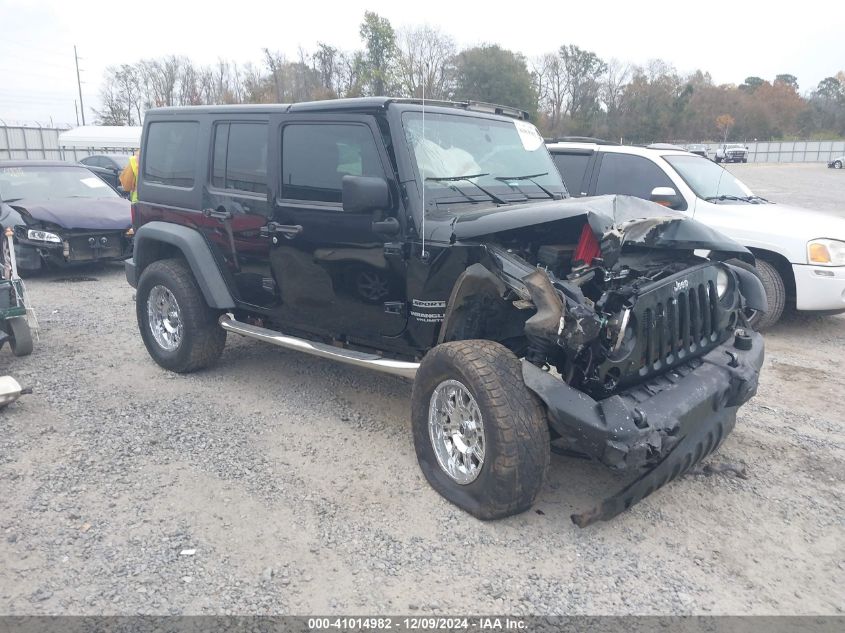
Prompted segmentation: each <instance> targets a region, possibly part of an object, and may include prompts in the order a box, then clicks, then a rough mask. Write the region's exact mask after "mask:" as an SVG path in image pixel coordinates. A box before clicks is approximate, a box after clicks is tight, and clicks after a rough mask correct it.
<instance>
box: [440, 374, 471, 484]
mask: <svg viewBox="0 0 845 633" xmlns="http://www.w3.org/2000/svg"><path fill="white" fill-rule="evenodd" d="M428 435H429V438H430V439H431V445H432V447H433V448H434V454H435V455H436V456H437V462H438V463H439V464H440V467H441V468H442V469H443V470H444V471H445V472H446V474H447V475H449V477H451V478H452V479H454V480H455V481H456V482H457V483H459V484H461V485H465V484H468V483H471V482H473V481H475V479H476V477H478V475H479V473H481V469H482V467H483V466H484V446H485V440H484V423H483V420H482V419H481V410H480V409H479V408H478V403H477V402H476V401H475V398H474V397H473V396H472V394H471V393H470V392H469V389H467V388H466V387H465V386H464V385H463V384H461V383H460V382H458V381H457V380H445V381H443V382H441V383H440V384H439V385H437V387H436V388H435V389H434V392H433V393H432V394H431V401H430V404H429V408H428Z"/></svg>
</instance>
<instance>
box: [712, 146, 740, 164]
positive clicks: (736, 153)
mask: <svg viewBox="0 0 845 633" xmlns="http://www.w3.org/2000/svg"><path fill="white" fill-rule="evenodd" d="M715 161H716V162H717V163H723V162H724V163H747V162H748V148H747V147H746V146H745V145H740V144H739V143H723V144H722V145H719V147H718V148H716V156H715Z"/></svg>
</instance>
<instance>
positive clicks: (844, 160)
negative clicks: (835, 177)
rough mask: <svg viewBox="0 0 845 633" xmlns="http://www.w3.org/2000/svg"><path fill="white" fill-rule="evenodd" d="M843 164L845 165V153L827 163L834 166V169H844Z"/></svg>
mask: <svg viewBox="0 0 845 633" xmlns="http://www.w3.org/2000/svg"><path fill="white" fill-rule="evenodd" d="M843 165H845V155H843V156H837V157H836V158H834V159H832V160H830V161H828V163H827V166H828V167H832V168H833V169H842V166H843Z"/></svg>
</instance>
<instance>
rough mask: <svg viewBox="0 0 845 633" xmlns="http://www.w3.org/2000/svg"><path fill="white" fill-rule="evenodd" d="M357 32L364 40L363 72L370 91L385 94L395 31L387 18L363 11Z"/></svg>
mask: <svg viewBox="0 0 845 633" xmlns="http://www.w3.org/2000/svg"><path fill="white" fill-rule="evenodd" d="M359 33H360V35H361V39H362V40H364V51H365V52H364V60H365V63H366V69H365V73H366V76H367V79H368V80H369V82H368V83H369V85H370V93H371V94H372V95H375V96H382V95H385V94H386V93H387V91H388V88H389V87H390V83H391V78H392V70H393V69H392V66H393V62H394V60H395V58H396V32H395V31H394V30H393V27H392V26H391V25H390V22H389V21H388V20H387V18H382V17H380V16H379V15H378V14H377V13H374V12H372V11H365V12H364V21H363V22H362V23H361V28H360V30H359Z"/></svg>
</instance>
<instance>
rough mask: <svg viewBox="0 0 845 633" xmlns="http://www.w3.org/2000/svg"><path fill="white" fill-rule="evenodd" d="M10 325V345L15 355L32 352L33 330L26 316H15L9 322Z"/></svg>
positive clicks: (26, 354)
mask: <svg viewBox="0 0 845 633" xmlns="http://www.w3.org/2000/svg"><path fill="white" fill-rule="evenodd" d="M6 323H7V325H8V327H9V346H10V347H11V348H12V354H14V355H15V356H29V355H30V354H32V331H31V330H30V329H29V323H27V321H26V317H15V318H13V319H9V320H8V321H7V322H6Z"/></svg>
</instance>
